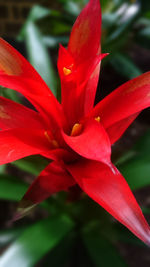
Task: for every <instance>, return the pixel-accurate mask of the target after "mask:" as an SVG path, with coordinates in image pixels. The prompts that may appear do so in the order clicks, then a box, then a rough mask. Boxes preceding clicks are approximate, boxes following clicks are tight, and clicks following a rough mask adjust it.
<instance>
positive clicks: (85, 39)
mask: <svg viewBox="0 0 150 267" xmlns="http://www.w3.org/2000/svg"><path fill="white" fill-rule="evenodd" d="M100 37H101V9H100V2H99V0H90V2H89V3H88V4H87V5H86V6H85V8H84V9H83V10H82V12H81V13H80V15H79V16H78V18H77V20H76V22H75V24H74V26H73V28H72V32H71V36H70V40H69V45H68V51H69V52H70V53H71V55H72V56H73V57H74V58H75V59H76V62H78V63H79V62H83V61H84V60H86V59H88V58H89V57H92V56H95V55H96V54H97V53H98V51H100V49H99V47H100Z"/></svg>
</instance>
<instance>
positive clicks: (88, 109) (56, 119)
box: [0, 0, 150, 244]
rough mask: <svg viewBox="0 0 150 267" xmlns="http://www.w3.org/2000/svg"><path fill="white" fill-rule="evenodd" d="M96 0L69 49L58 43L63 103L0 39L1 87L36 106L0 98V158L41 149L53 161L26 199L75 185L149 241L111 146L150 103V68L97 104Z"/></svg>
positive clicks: (34, 200)
mask: <svg viewBox="0 0 150 267" xmlns="http://www.w3.org/2000/svg"><path fill="white" fill-rule="evenodd" d="M100 34H101V12H100V5H99V0H90V2H89V3H88V4H87V5H86V7H85V8H84V9H83V11H82V12H81V14H80V15H79V17H78V18H77V20H76V22H75V24H74V26H73V29H72V32H71V36H70V40H69V45H68V48H67V49H65V48H64V47H62V46H60V50H59V58H58V70H59V74H60V79H61V88H62V101H61V104H60V103H59V102H58V101H57V100H56V98H55V97H54V96H53V94H52V93H51V91H50V90H49V88H48V87H47V85H46V84H45V83H44V81H43V80H42V79H41V78H40V76H39V75H38V74H37V72H36V71H35V70H34V69H33V67H32V66H31V65H30V64H29V63H28V62H27V61H26V60H25V59H24V58H23V57H22V56H21V55H20V54H19V53H18V52H17V51H16V50H15V49H13V48H12V47H11V46H10V45H9V44H8V43H6V42H5V41H4V40H2V39H1V40H0V84H1V85H2V86H4V87H8V88H11V89H13V90H16V91H18V92H20V93H22V94H23V95H24V96H25V97H26V98H27V99H28V100H29V101H30V102H31V103H32V104H33V105H34V107H35V109H36V111H33V110H30V109H28V108H25V107H23V106H22V105H20V104H17V103H14V102H13V101H11V100H8V99H5V98H3V97H0V128H1V129H2V130H1V131H0V147H1V150H0V163H1V164H4V163H8V162H11V161H14V160H17V159H20V158H22V157H26V156H28V155H34V154H41V155H43V156H45V157H47V158H49V159H51V160H53V161H52V162H51V163H50V164H49V165H48V166H47V167H46V168H45V170H43V171H42V173H41V174H40V175H39V177H38V178H36V179H35V181H34V182H33V184H32V185H31V186H30V188H29V189H28V191H27V193H26V194H25V196H24V197H23V201H24V202H25V204H26V206H27V207H29V206H30V205H34V204H37V203H39V202H41V201H42V200H44V199H46V198H47V197H49V196H50V195H51V194H53V193H56V192H58V191H60V190H66V189H67V188H69V187H70V186H72V185H74V184H76V183H77V184H78V185H79V186H80V187H81V188H82V189H83V191H85V192H86V193H87V194H88V195H89V196H90V197H91V198H93V199H94V200H95V201H96V202H97V203H99V204H100V205H101V206H102V207H104V208H105V209H106V210H107V211H108V212H109V213H110V214H112V215H113V216H114V217H115V218H116V219H117V220H118V221H120V222H121V223H123V224H124V225H125V226H126V227H128V228H129V229H130V230H131V231H132V232H133V233H134V234H135V235H136V236H138V237H139V238H140V239H141V240H143V241H144V242H145V243H148V244H150V229H149V226H148V224H147V222H146V220H145V219H144V216H143V215H142V212H141V209H140V207H139V206H138V204H137V202H136V200H135V198H134V196H133V194H132V192H131V191H130V188H129V186H128V184H127V183H126V181H125V179H124V178H123V176H122V175H121V174H120V173H119V171H118V170H117V169H116V167H115V166H114V165H113V164H112V163H111V159H110V157H111V144H113V143H114V142H115V141H117V140H118V139H119V138H120V137H121V135H122V134H123V133H124V131H125V130H126V128H127V127H128V126H129V125H130V124H131V122H132V121H133V120H134V119H135V118H136V117H137V115H138V114H139V112H140V111H141V110H142V109H144V108H146V107H148V106H150V72H148V73H145V74H143V75H141V76H140V77H138V78H136V79H133V80H131V81H129V82H127V83H125V84H124V85H122V86H121V87H119V88H117V89H116V90H115V91H114V92H113V93H111V94H110V95H109V96H107V97H105V98H104V99H103V100H102V101H101V102H100V103H99V104H97V105H96V106H95V107H94V108H93V105H94V98H95V92H96V88H97V82H98V78H99V71H100V61H101V59H102V58H103V57H104V56H105V55H104V54H101V53H100V51H101V49H100Z"/></svg>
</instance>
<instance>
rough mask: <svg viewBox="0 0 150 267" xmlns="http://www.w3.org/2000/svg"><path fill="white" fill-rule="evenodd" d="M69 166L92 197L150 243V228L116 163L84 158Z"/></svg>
mask: <svg viewBox="0 0 150 267" xmlns="http://www.w3.org/2000/svg"><path fill="white" fill-rule="evenodd" d="M67 168H68V170H69V172H70V173H71V175H72V176H73V177H74V179H76V182H77V183H78V184H79V185H80V187H81V188H82V189H83V190H84V191H85V192H86V193H87V194H88V195H89V196H90V197H91V198H93V199H94V200H95V201H96V202H97V203H98V204H100V205H101V206H102V207H103V208H104V209H106V210H107V211H108V212H109V213H110V214H111V215H112V216H114V217H115V218H116V219H117V220H118V221H120V222H121V223H122V224H124V225H125V226H126V227H127V228H129V230H130V231H132V232H133V233H134V234H135V235H136V236H137V237H138V238H140V239H141V240H142V241H144V242H145V243H147V244H150V228H149V226H148V224H147V222H146V220H145V218H144V216H143V214H142V212H141V209H140V207H139V206H138V204H137V202H136V200H135V198H134V196H133V194H132V192H131V190H130V188H129V186H128V184H127V183H126V181H125V179H124V178H123V176H122V175H121V174H120V173H119V171H118V170H117V169H116V168H115V166H113V165H111V166H110V167H108V166H107V165H105V164H102V163H99V162H96V161H90V160H81V161H80V162H78V163H76V164H72V165H68V166H67Z"/></svg>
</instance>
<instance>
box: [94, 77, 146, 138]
mask: <svg viewBox="0 0 150 267" xmlns="http://www.w3.org/2000/svg"><path fill="white" fill-rule="evenodd" d="M149 106H150V72H147V73H145V74H142V75H140V76H139V77H137V78H135V79H133V80H131V81H129V82H127V83H125V84H123V85H122V86H120V87H119V88H117V89H116V90H115V91H114V92H112V93H111V94H110V95H108V96H107V97H105V98H104V99H103V100H102V101H101V102H100V103H99V104H97V105H96V107H95V108H94V109H93V111H92V112H91V114H90V115H89V116H92V117H95V116H100V117H101V121H102V123H103V125H104V127H105V129H106V131H107V129H108V128H109V131H111V127H115V124H116V123H118V122H119V124H120V126H121V121H122V124H123V127H124V130H125V127H128V124H127V125H126V126H125V125H124V124H126V122H127V120H125V119H126V118H129V117H130V116H132V115H133V116H135V117H136V113H138V112H140V111H142V110H143V109H144V108H147V107H149ZM129 120H130V118H129ZM121 127H122V126H121ZM119 137H120V132H119V133H118V137H117V133H116V134H115V136H114V137H111V138H112V139H114V140H117V139H118V138H119Z"/></svg>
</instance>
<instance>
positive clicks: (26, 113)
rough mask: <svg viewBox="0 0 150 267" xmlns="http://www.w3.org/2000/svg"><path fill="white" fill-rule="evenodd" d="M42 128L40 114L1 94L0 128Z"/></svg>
mask: <svg viewBox="0 0 150 267" xmlns="http://www.w3.org/2000/svg"><path fill="white" fill-rule="evenodd" d="M27 125H28V127H31V128H39V129H42V122H41V118H40V116H39V114H38V113H37V112H35V111H33V110H31V109H29V108H27V107H24V106H23V105H20V104H18V103H15V102H14V101H11V100H10V99H6V98H4V97H1V96H0V128H1V129H3V130H4V129H5V130H6V129H10V128H18V127H26V126H27Z"/></svg>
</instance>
